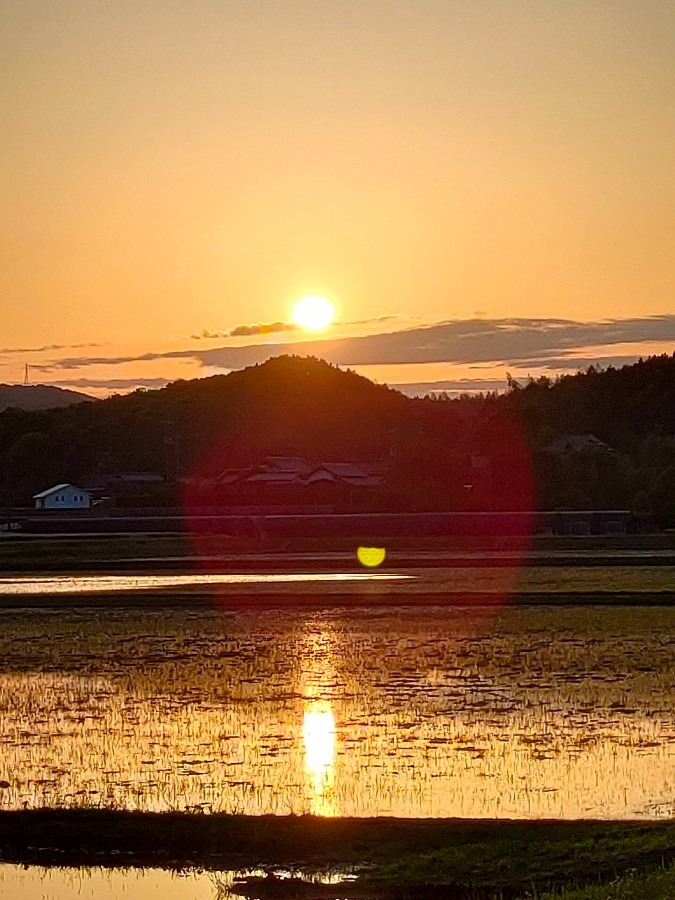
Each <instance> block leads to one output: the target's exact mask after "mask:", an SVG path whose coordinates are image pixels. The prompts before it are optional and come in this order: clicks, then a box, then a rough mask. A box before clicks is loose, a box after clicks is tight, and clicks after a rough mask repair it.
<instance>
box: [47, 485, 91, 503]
mask: <svg viewBox="0 0 675 900" xmlns="http://www.w3.org/2000/svg"><path fill="white" fill-rule="evenodd" d="M33 500H35V508H36V509H89V507H90V506H91V494H90V493H89V491H85V490H84V488H80V487H76V486H75V485H74V484H55V485H54V487H51V488H47V490H46V491H41V492H40V493H39V494H34V495H33Z"/></svg>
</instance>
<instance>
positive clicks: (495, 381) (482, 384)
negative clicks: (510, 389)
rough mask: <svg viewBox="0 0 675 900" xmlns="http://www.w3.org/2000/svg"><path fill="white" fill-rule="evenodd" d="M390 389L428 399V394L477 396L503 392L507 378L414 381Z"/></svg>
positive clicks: (392, 386) (391, 385)
mask: <svg viewBox="0 0 675 900" xmlns="http://www.w3.org/2000/svg"><path fill="white" fill-rule="evenodd" d="M389 387H391V388H394V389H395V390H397V391H400V392H401V393H402V394H407V396H408V397H426V395H427V394H441V393H448V394H464V393H466V394H475V393H478V392H479V391H503V390H505V389H506V378H457V379H455V380H452V379H448V380H445V381H414V382H410V383H409V384H390V385H389Z"/></svg>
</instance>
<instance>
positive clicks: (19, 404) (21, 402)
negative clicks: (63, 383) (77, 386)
mask: <svg viewBox="0 0 675 900" xmlns="http://www.w3.org/2000/svg"><path fill="white" fill-rule="evenodd" d="M93 399H94V398H93V397H90V396H89V395H88V394H83V393H81V392H80V391H67V390H65V389H63V388H58V387H51V386H50V385H47V384H29V385H25V384H0V412H2V410H5V409H7V408H8V407H10V406H11V407H15V408H17V409H25V410H27V411H31V412H32V411H33V410H39V409H55V408H58V407H63V406H72V405H73V403H83V402H84V401H85V400H93Z"/></svg>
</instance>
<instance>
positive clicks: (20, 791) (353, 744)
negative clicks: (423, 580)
mask: <svg viewBox="0 0 675 900" xmlns="http://www.w3.org/2000/svg"><path fill="white" fill-rule="evenodd" d="M61 805H65V806H80V805H84V806H102V807H112V808H123V809H146V810H203V811H205V812H211V811H225V812H233V813H249V814H262V813H274V814H288V813H298V814H299V813H306V812H312V813H317V814H320V815H325V816H338V815H341V816H351V815H359V816H374V815H395V816H436V817H438V816H466V817H517V818H532V817H562V818H577V817H592V818H633V817H641V818H658V817H661V816H671V815H673V813H674V812H675V610H674V609H671V608H655V607H646V608H628V607H622V608H608V607H574V608H570V607H562V608H560V607H559V608H543V607H531V608H502V609H499V610H490V609H487V608H485V609H483V610H467V609H461V608H451V607H445V608H444V607H440V606H429V607H416V608H412V609H405V608H397V607H382V606H380V607H378V608H377V609H369V608H367V607H363V608H361V607H357V608H351V609H348V610H335V611H307V610H300V609H291V608H288V609H273V610H258V611H254V610H237V611H235V610H232V609H230V610H228V609H227V608H226V607H225V606H223V605H218V606H216V605H214V607H213V608H211V609H199V610H189V609H171V610H162V609H149V610H138V609H133V610H132V609H128V610H127V609H100V608H97V609H93V608H91V609H75V608H70V609H67V608H64V609H60V610H53V609H42V610H27V609H19V608H16V609H13V610H3V611H0V808H3V809H17V808H19V809H20V808H23V807H35V806H61Z"/></svg>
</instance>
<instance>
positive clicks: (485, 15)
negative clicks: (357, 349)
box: [0, 0, 675, 380]
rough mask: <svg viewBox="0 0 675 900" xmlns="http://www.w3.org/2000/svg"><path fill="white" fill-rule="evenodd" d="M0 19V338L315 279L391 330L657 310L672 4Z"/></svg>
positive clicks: (294, 288) (236, 315)
mask: <svg viewBox="0 0 675 900" xmlns="http://www.w3.org/2000/svg"><path fill="white" fill-rule="evenodd" d="M0 36H1V37H0V41H1V43H2V45H1V46H0V66H2V70H3V71H2V78H1V79H0V103H1V104H2V108H3V117H2V122H0V130H1V133H0V179H1V185H0V191H1V194H2V240H1V241H0V247H1V249H0V254H1V255H2V266H0V272H1V275H0V278H1V285H0V287H1V290H2V313H3V317H2V339H1V343H2V345H3V347H5V348H10V349H12V348H14V349H15V348H19V347H26V348H28V347H36V346H41V345H47V344H84V343H97V344H105V345H106V348H107V349H106V351H105V352H106V353H109V354H110V355H115V354H117V353H118V352H119V351H118V349H117V348H119V347H121V346H122V345H129V344H130V343H134V344H135V345H137V346H138V347H144V348H145V350H146V351H149V350H156V349H157V348H158V347H160V346H162V347H165V346H174V345H175V344H176V343H177V342H181V341H183V340H184V339H185V338H189V336H190V335H192V334H195V333H199V332H200V331H201V330H202V329H207V330H209V331H210V330H225V331H227V330H229V329H231V328H233V327H235V326H237V325H240V324H247V323H256V322H269V321H274V320H278V319H287V317H288V312H289V308H290V306H291V304H292V302H293V301H294V300H295V299H296V298H297V297H298V296H299V295H301V294H302V293H305V292H308V291H311V292H316V293H325V294H327V295H328V296H330V297H331V298H332V299H333V300H334V301H335V302H336V304H337V305H338V306H339V310H340V316H341V318H342V319H343V320H344V321H348V322H355V321H361V320H363V319H371V318H375V317H378V316H387V315H392V314H397V315H399V316H401V317H402V318H401V319H400V322H401V326H402V327H408V326H410V324H411V323H414V322H415V321H424V322H434V321H445V320H449V319H469V318H471V317H473V316H474V314H475V312H476V311H480V314H481V316H486V317H487V318H497V319H501V318H504V317H512V316H517V317H556V318H568V319H575V320H589V319H593V320H600V319H607V318H617V317H618V318H621V317H635V316H646V315H654V314H663V313H668V312H670V311H673V310H675V303H673V295H674V290H673V289H674V287H675V254H673V247H674V246H675V179H674V178H673V160H674V159H675V79H674V78H673V59H675V4H673V3H672V2H671V0H644V2H641V3H637V2H635V0H612V2H611V3H608V2H604V0H602V2H601V0H565V2H548V0H545V2H543V0H513V2H497V0H471V2H467V0H407V2H402V0H368V2H363V0H191V2H186V0H182V2H176V0H115V2H113V3H106V4H103V3H99V2H92V0H63V2H58V3H55V2H53V0H7V2H5V3H4V4H3V5H2V10H1V11H0ZM413 316H415V317H421V319H419V320H418V319H412V317H413ZM406 317H408V318H406ZM358 327H359V329H360V330H361V331H364V332H368V331H374V330H393V328H394V327H395V326H394V325H392V326H391V327H388V328H387V329H383V328H381V327H380V326H379V325H378V324H376V323H370V324H363V325H360V326H358ZM352 330H353V329H352ZM225 343H232V341H229V342H227V341H226V342H225ZM239 343H241V341H239ZM671 346H672V342H671ZM74 352H75V351H67V355H71V356H72V355H73V354H74ZM83 352H84V353H85V354H86V353H89V351H88V350H86V351H83ZM40 359H42V357H40V358H35V360H33V358H32V357H31V356H30V354H23V355H21V363H20V366H18V365H17V362H18V360H17V359H15V358H11V357H3V355H2V353H0V380H16V379H19V377H20V374H21V373H20V368H21V367H22V365H23V362H24V361H29V362H30V361H36V362H39V361H40ZM153 366H154V368H153V372H152V374H153V376H154V375H155V374H156V372H160V374H161V375H165V376H166V377H177V375H179V374H181V371H180V367H179V365H178V363H176V362H173V363H169V362H168V361H164V363H162V364H161V365H155V364H154V363H153ZM141 368H142V367H141ZM97 371H98V370H97ZM134 371H137V372H140V368H138V367H136V368H135V369H134V367H133V366H131V367H130V364H125V372H126V373H127V374H128V373H129V372H132V373H133V372H134ZM191 371H192V370H191ZM197 371H202V374H203V370H200V369H199V367H197V368H196V369H195V370H194V374H197ZM101 372H102V370H101ZM103 374H105V373H103ZM387 377H389V376H387Z"/></svg>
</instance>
